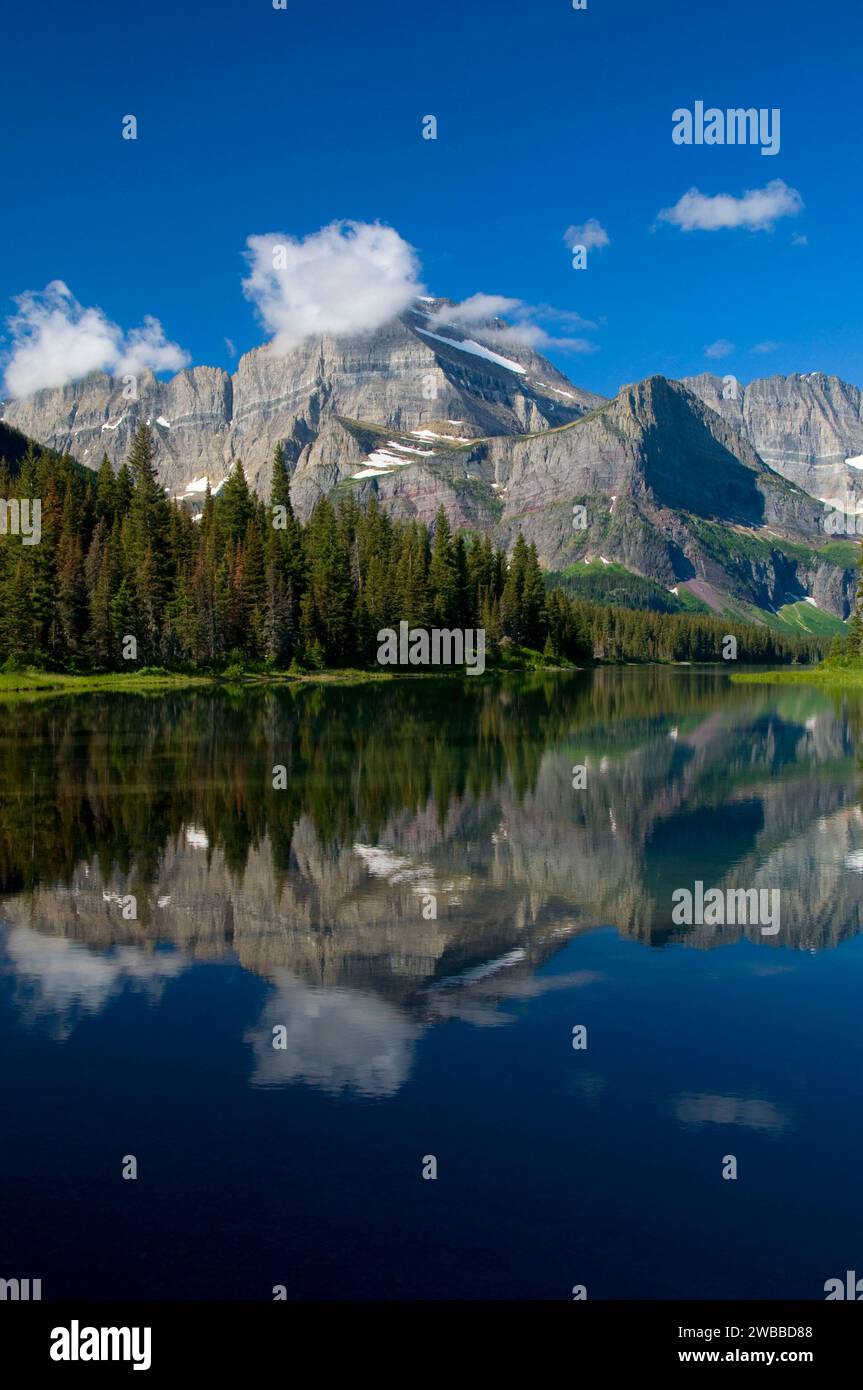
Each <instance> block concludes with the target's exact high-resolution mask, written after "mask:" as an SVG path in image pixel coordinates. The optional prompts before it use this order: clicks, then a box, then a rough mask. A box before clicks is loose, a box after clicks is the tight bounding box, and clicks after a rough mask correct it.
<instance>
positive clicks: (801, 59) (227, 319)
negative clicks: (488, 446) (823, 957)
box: [0, 0, 863, 394]
mask: <svg viewBox="0 0 863 1390" xmlns="http://www.w3.org/2000/svg"><path fill="white" fill-rule="evenodd" d="M861 30H863V19H861V15H860V9H859V7H858V6H856V5H853V4H851V3H850V0H826V3H822V4H819V5H817V6H813V5H812V4H811V3H809V0H783V3H779V0H759V3H758V4H753V3H752V0H725V3H723V4H721V5H720V4H716V5H713V6H711V5H707V4H697V5H695V4H693V3H692V0H658V2H657V3H649V0H640V3H636V0H588V8H587V10H586V11H583V12H582V11H574V10H573V8H572V3H571V0H532V3H531V4H530V5H524V4H515V3H512V0H507V3H493V0H458V3H456V2H455V0H436V3H434V4H423V3H406V2H405V0H376V2H375V3H374V4H366V5H358V4H355V3H348V0H329V3H327V4H322V3H320V0H316V2H315V3H313V0H287V9H286V10H284V11H278V10H274V9H273V7H272V3H271V0H253V2H252V3H250V2H249V0H244V2H243V3H240V2H239V0H237V3H225V0H210V3H208V4H205V5H179V4H171V5H168V4H166V3H164V0H152V3H150V4H148V5H147V6H146V7H141V6H122V5H119V6H118V5H116V4H108V3H106V2H105V0H89V2H88V4H87V6H86V8H85V10H84V11H81V10H80V9H79V8H77V7H74V6H70V5H68V4H66V5H61V4H59V3H57V0H44V3H40V4H39V5H37V6H27V7H25V6H23V5H19V6H18V7H17V13H10V14H9V17H8V19H7V20H6V21H5V23H4V50H5V53H4V81H3V84H2V88H0V129H2V131H3V137H2V148H0V169H2V178H3V186H4V190H5V193H6V197H5V199H4V203H5V209H6V211H5V215H4V216H3V217H2V218H0V299H2V316H3V320H4V322H5V320H6V318H7V315H9V314H11V313H13V312H14V309H15V306H14V303H13V296H20V295H21V294H24V293H26V292H31V293H32V292H36V291H40V290H42V289H43V288H44V286H45V285H46V284H47V283H48V282H49V281H52V280H55V279H59V280H62V281H63V282H64V283H65V284H66V285H67V286H68V288H69V290H70V292H71V294H72V295H74V296H75V298H76V299H77V300H78V301H79V302H80V304H81V305H83V306H86V307H98V309H100V310H101V311H102V313H103V314H104V316H106V318H107V319H108V320H110V321H111V322H112V323H116V324H118V325H120V326H121V327H122V328H123V329H124V330H126V331H128V330H130V329H133V328H134V327H135V326H136V325H138V324H140V323H141V321H142V320H143V319H144V317H145V316H147V315H152V316H154V317H155V318H157V319H158V320H159V321H160V322H161V324H162V326H163V328H164V332H165V334H166V335H167V338H168V339H170V340H171V341H174V342H176V343H179V344H180V345H182V347H183V349H184V350H185V351H186V352H187V354H188V356H189V359H190V360H191V361H192V362H193V363H196V364H208V365H217V366H218V365H221V366H226V367H231V366H232V365H233V363H234V361H235V360H236V359H235V358H232V357H231V354H230V350H229V347H228V346H227V344H226V339H227V340H230V342H231V343H232V344H233V345H234V347H235V349H236V351H237V352H244V351H247V350H248V349H249V348H251V347H253V346H255V345H257V344H258V343H260V342H262V341H265V339H266V338H267V337H269V336H271V334H270V333H268V331H267V330H266V329H265V328H264V327H263V326H262V324H261V323H260V322H259V321H258V320H257V319H256V316H255V309H254V306H253V304H252V303H251V302H250V301H249V300H248V299H247V298H246V297H245V296H244V294H243V291H242V286H241V282H242V279H243V276H244V275H246V274H247V273H248V267H247V265H246V262H245V261H244V258H243V251H244V248H245V246H246V241H247V238H248V237H249V236H252V235H262V234H266V233H280V234H284V235H285V236H290V237H296V238H304V237H307V236H309V235H310V234H312V233H315V232H316V231H318V229H320V228H321V227H323V226H326V225H327V224H329V223H331V222H332V221H333V220H335V219H353V220H356V221H359V222H368V223H373V222H376V221H380V222H382V223H385V224H387V225H388V226H390V227H393V228H394V229H395V230H396V231H397V232H398V233H399V235H400V236H401V237H402V238H404V239H405V240H406V241H407V242H409V243H410V244H411V245H412V246H413V247H414V248H415V249H416V252H417V254H418V257H419V260H420V263H421V267H422V278H423V280H424V282H425V284H426V285H427V286H428V288H429V291H430V292H432V293H434V294H439V295H448V296H450V297H452V298H455V299H462V298H465V297H467V296H470V295H473V294H475V293H477V292H484V293H487V294H494V295H504V296H509V297H514V298H518V299H520V300H522V301H524V302H525V303H528V304H531V305H551V306H554V307H555V308H556V309H557V310H560V311H562V312H567V313H570V314H573V313H574V314H578V315H580V316H581V317H582V318H584V319H586V320H588V321H589V322H590V323H592V324H594V325H595V327H591V328H589V329H586V330H584V331H583V332H582V331H581V330H579V333H578V335H577V336H579V337H582V338H586V339H587V341H588V342H590V343H591V344H593V345H594V346H595V350H594V351H592V352H575V353H573V352H570V351H566V350H558V349H554V348H553V349H551V350H550V351H549V354H548V355H550V356H552V357H553V358H554V360H555V361H556V362H557V363H558V365H559V366H560V367H561V368H562V369H563V370H564V371H565V372H566V373H567V374H568V375H569V376H570V377H571V378H572V379H573V380H574V381H576V382H578V383H579V384H582V385H584V386H587V387H590V388H592V389H594V390H598V391H601V392H603V393H608V394H611V393H613V392H614V391H616V390H617V388H618V386H619V385H620V384H621V383H623V382H627V381H632V380H635V379H638V378H640V377H643V376H646V375H648V374H650V373H652V372H662V373H665V374H667V375H670V376H683V375H687V374H690V373H693V372H697V371H702V370H714V371H718V372H719V373H720V374H724V373H726V372H733V373H735V374H736V375H737V376H739V377H740V378H741V379H742V380H744V381H748V380H750V379H751V378H752V377H755V376H764V375H769V374H771V373H773V372H788V371H813V370H823V371H827V372H834V373H836V374H837V375H839V376H842V377H844V378H845V379H847V380H850V381H852V382H855V383H856V384H858V385H863V340H861V334H860V327H861V296H860V283H861V279H860V269H859V258H860V211H861V200H863V195H861V192H860V177H859V169H860V157H859V134H858V132H859V116H858V111H859V86H860V77H859V68H860V54H861V51H863V45H861V38H863V33H861ZM697 100H702V101H704V102H705V104H706V105H707V106H715V107H718V108H721V109H724V108H726V107H730V106H743V107H757V108H774V107H778V108H779V109H780V111H781V149H780V152H779V153H778V154H777V155H776V156H774V157H769V156H764V155H762V154H761V152H760V149H759V148H758V147H757V146H756V147H748V146H746V147H742V146H724V147H723V146H715V147H705V146H701V147H696V146H690V147H685V146H678V145H675V144H674V143H673V142H672V139H671V130H672V119H671V117H672V111H673V110H674V109H675V108H678V107H690V108H691V107H692V106H693V105H694V103H695V102H696V101H697ZM127 114H134V115H135V116H136V117H137V120H138V125H139V128H138V139H137V140H136V141H128V140H123V139H122V138H121V122H122V118H123V116H124V115H127ZM428 114H433V115H435V116H436V117H437V120H438V138H437V140H435V141H431V140H423V139H422V126H421V123H422V118H423V116H425V115H428ZM776 180H781V181H782V183H783V184H784V185H785V186H786V187H787V189H789V190H795V191H796V193H797V194H799V198H800V200H802V204H803V207H802V210H800V211H799V212H798V213H797V215H795V216H790V215H786V216H781V217H779V218H778V219H777V220H775V222H774V223H773V225H772V229H767V230H758V231H752V230H749V229H747V228H746V227H737V228H734V229H728V228H724V229H721V230H717V231H704V230H693V231H684V230H682V229H681V228H680V227H679V226H677V225H673V224H672V223H669V222H667V221H659V222H657V215H658V214H659V212H660V211H661V210H662V209H666V208H669V207H673V206H674V205H675V204H677V203H678V201H679V199H680V198H681V197H683V195H685V194H686V193H687V191H688V190H690V189H692V188H697V189H698V190H699V191H700V193H701V194H703V195H706V196H707V197H710V198H712V197H714V196H715V195H717V194H722V193H725V194H730V195H732V196H733V197H734V198H735V199H739V198H741V197H742V196H743V194H744V193H745V191H746V190H754V189H762V188H764V187H765V186H767V185H768V184H770V183H771V182H773V181H776ZM789 196H790V195H789ZM786 201H787V199H786ZM792 201H793V200H792ZM591 218H595V219H597V220H598V221H599V222H600V223H601V225H602V226H603V228H604V229H605V230H606V231H607V233H608V236H609V238H610V244H609V245H607V246H606V247H604V248H603V249H601V250H593V251H591V253H590V254H589V257H588V268H587V270H586V271H576V270H573V268H572V265H571V256H570V254H569V252H568V250H567V247H566V245H565V243H564V234H565V233H566V230H567V228H568V227H570V226H571V225H573V224H576V225H579V224H583V223H585V222H586V221H587V220H588V219H591ZM803 238H805V244H802V239H803ZM547 326H548V330H549V332H550V333H551V334H552V335H553V336H554V335H561V334H562V335H564V336H565V335H566V331H565V330H563V329H561V328H560V326H559V323H555V322H554V321H551V320H549V321H548V325H547ZM722 342H725V343H726V344H727V345H729V346H728V350H727V351H726V353H725V355H722V356H714V357H712V358H711V357H707V356H705V349H706V348H707V347H709V346H710V345H711V344H715V343H722ZM732 344H733V345H734V346H733V349H732V348H731V347H730V345H732ZM764 344H767V345H773V346H772V347H770V350H768V351H762V352H754V351H753V350H752V349H753V348H754V347H756V345H764ZM0 346H3V347H5V348H6V349H7V351H8V350H9V348H10V339H9V337H8V335H7V337H6V339H5V341H4V343H3V344H0ZM718 351H719V350H717V352H718Z"/></svg>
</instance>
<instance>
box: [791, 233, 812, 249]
mask: <svg viewBox="0 0 863 1390" xmlns="http://www.w3.org/2000/svg"><path fill="white" fill-rule="evenodd" d="M791 245H792V246H808V245H809V238H808V236H804V235H803V233H802V232H795V233H794V235H793V236H792V238H791Z"/></svg>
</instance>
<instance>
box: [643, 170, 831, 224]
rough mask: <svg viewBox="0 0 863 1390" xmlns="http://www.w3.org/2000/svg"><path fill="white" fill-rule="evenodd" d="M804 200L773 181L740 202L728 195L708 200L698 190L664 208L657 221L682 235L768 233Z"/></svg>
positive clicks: (709, 197)
mask: <svg viewBox="0 0 863 1390" xmlns="http://www.w3.org/2000/svg"><path fill="white" fill-rule="evenodd" d="M802 208H803V199H802V198H801V196H800V194H799V193H798V192H797V189H796V188H789V187H788V184H787V183H785V182H784V181H783V180H782V179H773V180H772V181H771V182H770V183H768V184H767V185H766V187H765V188H750V189H747V191H746V192H745V193H744V194H743V196H742V197H741V198H735V197H734V196H733V194H731V193H717V194H716V195H715V197H711V196H709V195H708V194H706V193H701V192H699V190H698V189H697V188H690V190H689V192H688V193H684V195H683V197H682V198H681V199H680V200H679V201H678V202H677V203H675V205H674V207H672V208H663V210H662V212H660V214H659V218H660V221H662V222H671V223H672V224H673V225H674V226H675V227H680V228H681V230H682V231H684V232H694V231H699V232H716V231H720V230H722V229H723V228H728V227H746V228H747V229H748V230H749V231H751V232H767V231H770V230H771V229H772V227H773V224H774V222H776V221H777V219H778V218H780V217H796V216H797V214H798V213H799V212H800V211H802Z"/></svg>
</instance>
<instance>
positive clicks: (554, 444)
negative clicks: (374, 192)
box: [3, 299, 863, 631]
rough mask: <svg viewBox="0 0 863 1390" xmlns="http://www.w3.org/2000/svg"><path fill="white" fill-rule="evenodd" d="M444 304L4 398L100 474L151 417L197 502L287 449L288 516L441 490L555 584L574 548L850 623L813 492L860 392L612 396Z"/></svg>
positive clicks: (695, 594) (423, 507) (680, 388)
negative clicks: (235, 354)
mask: <svg viewBox="0 0 863 1390" xmlns="http://www.w3.org/2000/svg"><path fill="white" fill-rule="evenodd" d="M454 318H458V314H457V312H456V310H455V308H454V306H453V303H452V301H450V300H443V299H424V300H420V301H417V302H416V304H415V305H414V306H413V307H412V308H411V309H409V310H408V311H407V312H406V313H404V314H402V315H401V316H400V317H399V318H397V319H395V320H393V321H392V322H391V323H389V324H386V325H385V326H384V327H382V328H380V329H378V330H377V331H375V332H373V333H369V334H366V335H364V336H357V337H346V338H327V337H324V338H320V339H315V340H310V341H308V342H306V343H305V344H304V345H303V346H302V347H300V348H296V349H294V350H293V351H291V352H290V353H288V354H287V355H286V356H284V357H280V358H276V357H274V356H272V355H271V354H270V353H269V351H268V350H267V349H266V348H259V349H256V350H255V351H253V352H250V353H248V354H246V355H245V356H244V357H243V358H241V359H240V362H239V364H238V367H237V370H236V372H235V373H234V374H233V375H229V374H228V373H227V372H224V371H222V370H220V369H217V368H211V367H195V368H191V369H189V370H187V371H183V372H181V373H179V375H177V376H176V377H174V378H173V379H172V380H170V381H167V382H162V381H160V380H158V379H157V378H155V377H154V376H152V374H145V375H144V376H142V377H141V378H140V380H139V382H138V390H139V395H138V399H137V400H134V401H130V400H125V399H124V397H123V389H122V386H121V385H120V384H118V383H117V382H115V381H114V380H113V379H112V378H110V377H107V376H105V375H102V374H93V375H91V376H89V377H87V378H85V379H84V380H83V381H80V382H77V383H75V384H73V385H70V386H67V387H64V388H60V389H56V390H45V391H40V392H38V393H36V394H35V395H33V396H30V397H28V398H25V399H23V400H18V401H13V402H9V403H7V404H6V407H5V411H4V415H3V420H4V422H5V425H6V426H11V427H14V428H16V429H18V430H21V431H24V432H25V433H26V434H28V435H30V436H32V437H33V438H35V439H36V440H37V441H39V442H40V443H41V444H44V445H48V446H51V447H52V448H53V449H55V450H58V451H61V452H68V453H71V454H73V455H74V456H75V457H77V458H78V459H80V460H81V461H82V462H84V463H86V464H89V465H90V466H91V467H94V468H95V467H97V466H98V464H99V461H100V460H101V457H102V455H103V453H106V452H107V454H108V456H109V458H110V459H111V460H112V462H113V463H114V464H115V466H119V463H120V462H121V461H122V460H123V459H124V458H125V457H126V456H127V454H128V452H129V448H130V444H131V440H132V436H133V433H134V431H135V429H136V428H137V426H138V425H139V424H140V423H141V422H146V423H149V424H150V426H151V429H152V430H153V433H154V436H155V439H156V447H157V463H158V467H159V474H160V478H161V481H162V483H163V485H164V486H165V487H166V488H167V489H168V491H169V492H170V493H171V494H172V495H173V496H175V497H180V498H184V499H186V500H187V501H189V502H190V503H192V504H193V505H194V504H195V502H196V501H197V502H199V501H200V499H201V496H202V494H203V492H204V490H205V488H206V485H207V481H208V480H209V482H210V485H211V487H212V488H213V490H214V491H215V490H217V489H218V487H219V485H220V483H221V482H222V481H223V480H224V479H225V478H226V477H227V474H228V471H229V470H230V468H231V467H232V465H233V464H234V462H235V461H236V460H237V459H242V461H243V464H244V467H245V469H246V473H247V476H248V478H249V480H250V481H251V482H252V483H253V484H254V485H255V487H256V488H257V489H258V491H259V492H261V493H263V494H266V492H267V490H268V487H269V475H270V460H271V458H272V455H273V451H274V449H275V448H276V446H277V445H279V444H281V445H282V447H283V448H284V450H285V454H286V457H287V458H288V460H289V463H290V466H291V471H292V479H291V491H292V496H293V499H294V504H295V506H296V508H297V510H298V511H299V513H300V514H301V515H302V516H308V515H309V514H310V513H311V511H312V510H313V508H314V505H315V503H316V502H317V501H318V499H319V498H320V497H321V496H322V495H324V494H325V493H329V492H333V491H334V492H335V493H336V494H337V495H345V494H354V495H356V496H357V497H358V498H359V499H360V500H365V499H367V498H368V497H369V496H370V495H372V494H375V495H377V496H378V497H379V498H380V499H381V501H382V503H383V504H384V505H386V506H387V508H388V509H389V510H391V511H392V512H393V513H394V514H396V515H401V516H418V517H419V518H421V519H422V520H424V521H426V522H431V521H433V519H434V516H435V514H436V512H437V510H438V508H439V507H440V506H441V505H443V506H444V507H445V509H446V511H447V513H448V515H449V516H450V519H451V521H452V522H453V524H454V525H455V526H458V527H462V528H472V529H476V530H480V531H484V532H489V533H490V534H492V536H493V537H494V538H495V540H496V541H497V542H498V543H502V544H505V545H507V546H511V545H512V544H513V542H514V540H515V537H516V535H517V533H518V531H519V530H522V531H523V532H524V533H525V535H526V537H527V538H528V540H533V541H535V543H536V546H537V549H538V552H539V556H540V561H541V563H542V564H543V566H544V567H545V568H547V569H551V570H555V571H557V572H560V573H561V574H562V576H563V578H564V580H565V581H571V582H573V583H574V582H575V580H576V578H577V576H578V573H579V572H580V571H579V567H583V566H584V565H585V562H586V563H587V565H588V566H592V567H594V568H595V567H596V566H604V567H608V568H609V569H611V568H612V567H613V569H614V572H615V575H616V577H617V578H616V589H617V590H618V591H619V590H620V574H621V567H622V568H623V569H624V570H625V571H626V572H627V573H628V574H629V575H633V576H640V577H643V578H644V579H646V580H649V581H652V582H653V584H654V585H657V586H659V589H660V591H661V592H662V593H663V594H664V595H666V596H667V598H666V599H665V603H666V604H667V605H669V606H670V607H671V608H672V609H674V608H679V607H681V608H682V607H701V608H703V607H707V608H710V609H713V610H715V611H718V612H728V613H729V614H732V615H734V616H735V617H738V618H739V617H750V618H751V617H753V616H757V614H755V610H760V612H761V614H762V615H763V617H764V619H765V620H767V621H775V622H779V623H782V622H785V621H786V620H789V621H791V622H792V625H793V626H796V627H799V626H803V627H811V626H812V624H815V626H819V624H820V627H819V630H822V629H823V630H824V631H827V630H829V624H830V623H835V620H836V619H845V618H847V617H848V615H849V613H850V611H851V608H852V605H853V597H854V590H855V573H854V565H855V561H856V547H855V546H854V545H852V544H851V543H849V542H847V541H844V540H837V539H835V538H834V537H831V536H830V535H829V534H828V533H827V531H826V530H825V527H824V521H825V516H826V513H825V508H824V506H823V503H822V502H821V501H819V500H817V499H818V498H823V497H826V496H835V495H837V493H836V488H837V487H838V486H839V483H840V481H841V482H842V484H843V491H842V493H841V494H838V495H843V496H844V485H845V482H846V481H847V479H849V478H853V477H854V476H856V470H855V469H854V468H853V467H852V466H850V465H849V464H848V463H847V462H846V459H854V458H855V454H856V453H859V454H861V455H863V408H861V399H863V398H861V393H860V392H859V391H857V389H856V388H855V387H852V386H849V385H847V384H846V383H844V382H841V381H839V380H838V378H835V377H824V376H820V375H818V374H815V375H812V376H809V377H797V376H792V377H788V378H781V377H774V378H770V379H769V380H767V381H761V382H753V383H752V385H751V386H749V387H746V388H744V387H742V386H739V385H738V386H737V388H736V390H737V394H738V398H737V399H736V400H730V399H725V398H724V396H723V381H722V379H721V378H719V377H713V376H701V377H694V378H690V379H688V380H687V381H684V382H672V381H668V380H666V379H665V378H664V377H651V378H649V379H648V380H646V381H642V382H639V383H636V384H634V385H629V386H625V387H623V388H622V389H621V391H620V392H619V393H618V395H617V396H616V397H615V398H614V400H612V401H607V400H605V399H604V398H603V397H601V396H597V395H596V394H594V393H592V392H589V391H585V390H582V389H581V388H579V387H578V386H575V385H573V384H572V383H571V382H570V381H568V380H567V378H566V377H565V376H563V374H562V373H561V372H559V371H558V370H557V368H555V367H554V366H552V364H551V363H550V362H548V361H547V360H546V359H545V358H543V357H542V356H540V355H539V354H538V353H536V352H534V351H533V350H532V349H531V348H530V347H527V346H525V345H524V344H523V343H520V342H519V341H517V335H516V334H515V332H514V330H513V329H512V328H511V327H510V326H509V325H507V324H506V323H505V322H504V321H503V320H501V319H497V318H491V319H487V320H485V321H483V322H482V323H479V324H474V323H472V324H471V325H470V326H469V328H466V327H464V326H460V325H459V324H458V323H454V322H452V321H451V320H452V319H454ZM448 320H450V321H448ZM831 490H832V491H831ZM574 507H583V508H584V525H583V527H579V525H578V524H577V516H576V515H575V514H574V511H573V509H574ZM574 522H575V523H576V524H574ZM581 572H584V571H583V570H582V571H581ZM803 605H807V607H806V608H805V609H804V607H803ZM815 609H817V610H821V612H820V614H816V613H814V612H813V610H815ZM824 624H827V626H826V627H825V626H824Z"/></svg>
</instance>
